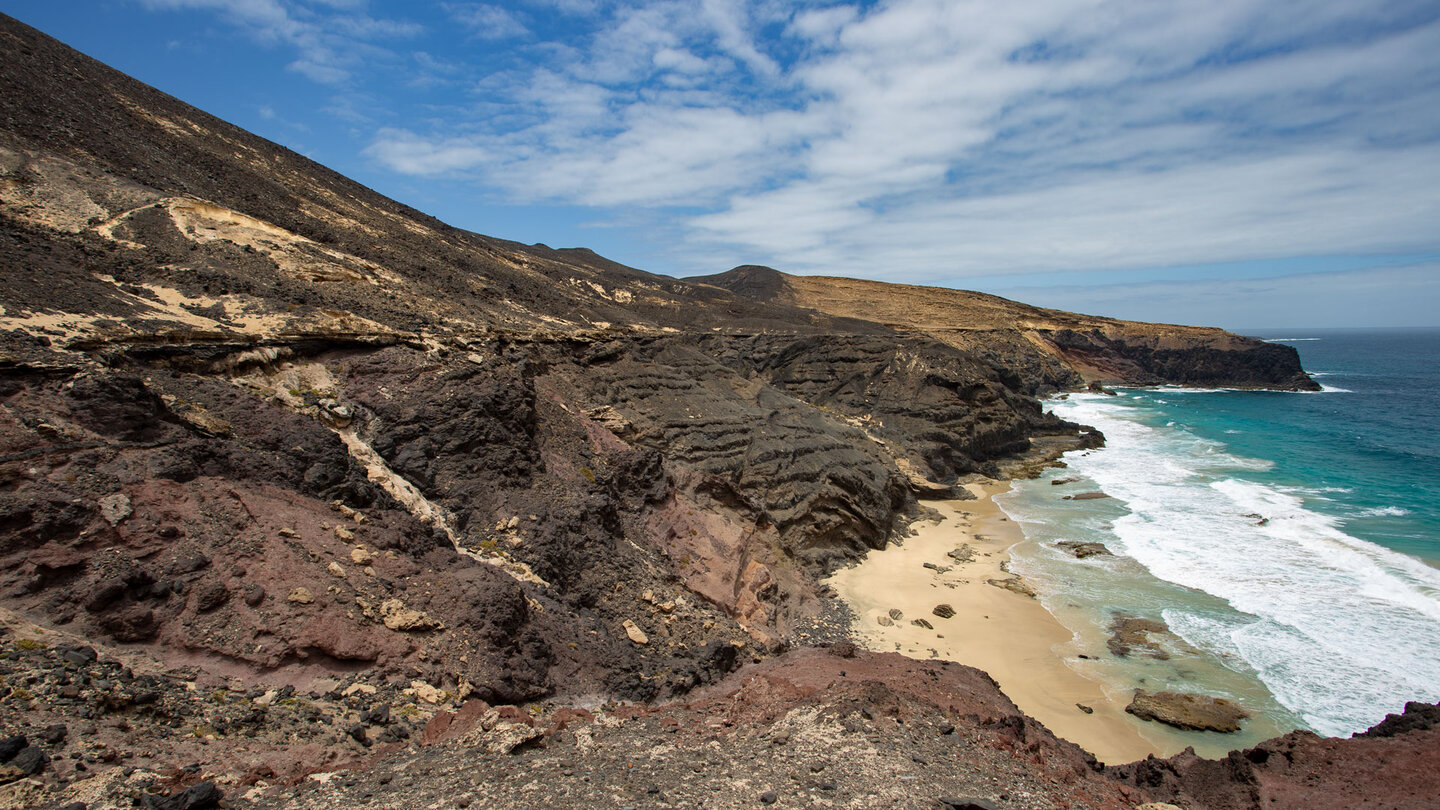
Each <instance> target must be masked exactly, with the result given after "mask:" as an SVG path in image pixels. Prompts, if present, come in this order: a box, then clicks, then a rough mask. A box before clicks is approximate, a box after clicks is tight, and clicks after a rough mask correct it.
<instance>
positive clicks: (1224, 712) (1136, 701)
mask: <svg viewBox="0 0 1440 810" xmlns="http://www.w3.org/2000/svg"><path fill="white" fill-rule="evenodd" d="M1125 711H1127V712H1129V713H1130V714H1133V715H1135V716H1136V717H1138V718H1140V719H1141V720H1152V721H1154V722H1157V723H1164V724H1165V725H1167V726H1174V727H1175V728H1180V729H1187V730H1190V731H1218V732H1221V733H1225V734H1228V733H1231V732H1235V731H1239V730H1240V721H1241V720H1243V719H1245V718H1247V717H1249V716H1250V712H1247V711H1245V709H1243V708H1241V706H1240V704H1238V703H1236V702H1235V701H1233V700H1226V699H1225V698H1217V697H1211V696H1210V695H1196V694H1190V693H1188V692H1154V693H1150V692H1146V691H1145V690H1144V689H1137V690H1135V697H1134V698H1133V699H1132V700H1131V701H1130V705H1129V706H1126V707H1125Z"/></svg>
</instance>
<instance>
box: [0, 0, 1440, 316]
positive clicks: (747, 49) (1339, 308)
mask: <svg viewBox="0 0 1440 810" xmlns="http://www.w3.org/2000/svg"><path fill="white" fill-rule="evenodd" d="M0 10H3V11H5V12H6V13H9V14H11V15H13V16H16V17H18V18H19V19H21V20H23V21H25V22H27V23H29V24H31V25H34V26H36V27H38V28H40V29H41V30H43V31H45V32H47V33H49V34H51V35H53V36H56V37H58V38H59V39H61V40H62V41H65V42H67V43H69V44H71V45H73V46H75V47H77V48H79V49H80V50H82V51H84V52H86V53H88V54H90V55H92V56H95V57H96V58H98V59H101V60H102V61H105V62H107V63H109V64H111V65H113V66H115V67H117V68H119V69H121V70H124V71H126V72H128V73H130V74H132V75H135V76H137V77H138V78H140V79H142V80H144V81H146V82H148V83H150V84H152V85H155V86H156V87H159V88H160V89H162V90H165V91H166V92H169V93H172V94H174V95H176V96H178V97H180V98H181V99H183V100H185V101H187V102H190V103H192V104H194V105H196V106H198V107H201V108H203V109H205V110H207V111H210V112H212V113H214V114H216V115H219V116H221V117H223V118H226V119H228V120H230V121H233V122H235V123H236V124H239V125H240V126H243V127H245V128H247V129H250V130H252V131H254V132H257V133H258V134H260V135H263V136H265V137H267V138H270V139H272V140H275V141H277V142H279V143H281V144H284V145H286V146H288V147H290V148H292V149H294V150H296V151H298V152H301V153H303V154H305V155H308V156H310V157H312V158H314V159H315V160H317V161H319V162H321V163H324V164H326V165H328V166H330V167H332V168H334V169H336V170H338V171H341V172H343V173H345V174H347V175H349V176H351V177H354V178H356V179H357V180H359V181H361V182H363V183H365V184H367V185H369V186H371V187H373V188H375V189H377V190H379V191H381V192H382V193H385V194H387V195H390V196H392V197H395V198H397V199H399V200H401V201H403V202H406V203H409V204H411V205H414V206H415V207H417V208H420V209H421V210H424V211H426V212H427V213H432V214H434V215H436V216H438V217H440V218H441V219H443V220H445V221H447V222H450V223H452V224H455V225H457V226H460V227H464V228H469V229H472V230H476V231H479V232H481V233H486V234H490V235H494V236H499V237H503V238H508V239H515V240H519V241H523V242H544V243H546V244H549V245H552V246H556V247H569V246H585V247H590V248H593V249H595V250H597V251H598V252H600V253H602V254H604V255H606V256H608V257H610V258H613V259H615V260H617V261H621V262H624V263H626V264H630V265H633V266H636V267H640V268H642V269H646V270H650V271H653V272H660V273H668V274H671V275H681V276H683V275H692V274H699V273H712V272H719V271H722V270H725V269H728V268H730V267H732V266H734V265H737V264H743V263H755V264H768V265H771V266H774V267H777V268H779V269H781V270H785V271H787V272H792V273H802V274H827V275H847V276H857V277H864V278H875V279H880V280H885V281H901V282H908V283H919V284H934V285H941V286H953V287H963V288H969V289H980V290H984V291H987V292H995V293H999V294H1001V295H1006V296H1009V297H1014V298H1018V299H1020V300H1024V301H1027V302H1029V303H1034V304H1040V305H1045V306H1055V307H1060V308H1064V309H1071V310H1077V311H1083V312H1092V313H1096V314H1105V315H1114V316H1118V317H1127V318H1137V319H1144V320H1163V321H1175V322H1182V323H1207V324H1217V325H1221V326H1226V327H1230V328H1242V329H1243V328H1247V327H1251V328H1255V327H1264V326H1273V327H1290V326H1296V327H1299V326H1323V325H1342V326H1343V325H1390V326H1400V325H1440V4H1437V3H1435V2H1434V0H1424V1H1422V2H1379V1H1376V0H1338V1H1336V0H1308V2H1289V1H1288V0H1168V1H1167V2H1139V1H1138V0H1127V1H1126V2H1112V1H1111V0H1024V1H1023V2H1017V1H1016V0H994V1H993V2H992V1H990V0H979V1H978V2H960V1H959V0H948V1H946V0H893V1H892V2H879V3H873V2H872V3H865V2H861V3H831V2H819V0H808V1H807V0H801V1H800V2H794V1H792V2H778V0H592V1H591V2H582V0H514V1H513V2H508V3H480V2H461V1H460V0H454V1H451V2H438V3H437V2H424V1H423V0H417V1H416V2H405V3H399V2H380V0H368V1H367V0H92V1H91V2H80V1H78V0H72V1H71V2H48V1H37V0H31V2H16V1H15V0H0Z"/></svg>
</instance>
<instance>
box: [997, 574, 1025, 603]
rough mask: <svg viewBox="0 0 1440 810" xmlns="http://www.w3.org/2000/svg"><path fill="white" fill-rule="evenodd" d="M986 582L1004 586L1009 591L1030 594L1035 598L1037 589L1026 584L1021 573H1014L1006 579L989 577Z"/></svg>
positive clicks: (998, 586)
mask: <svg viewBox="0 0 1440 810" xmlns="http://www.w3.org/2000/svg"><path fill="white" fill-rule="evenodd" d="M985 583H986V584H987V585H994V586H995V587H997V588H1004V589H1005V590H1007V591H1013V592H1014V593H1018V594H1020V595H1021V596H1028V597H1030V598H1031V599H1034V598H1035V589H1034V588H1031V587H1030V586H1029V585H1028V584H1026V583H1025V580H1023V579H1021V578H1020V575H1019V574H1013V575H1011V576H1009V577H1006V578H1005V579H987V580H985Z"/></svg>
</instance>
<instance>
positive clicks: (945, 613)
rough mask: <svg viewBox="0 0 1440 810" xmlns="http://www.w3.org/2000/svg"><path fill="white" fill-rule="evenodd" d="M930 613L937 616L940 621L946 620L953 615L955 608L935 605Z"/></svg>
mask: <svg viewBox="0 0 1440 810" xmlns="http://www.w3.org/2000/svg"><path fill="white" fill-rule="evenodd" d="M930 612H931V613H934V614H935V615H936V616H939V617H940V618H942V619H948V618H950V617H951V616H954V615H955V608H953V607H950V606H949V605H936V606H935V609H934V610H932V611H930Z"/></svg>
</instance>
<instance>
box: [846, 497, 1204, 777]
mask: <svg viewBox="0 0 1440 810" xmlns="http://www.w3.org/2000/svg"><path fill="white" fill-rule="evenodd" d="M1008 488H1009V484H1006V483H1003V482H996V483H986V484H971V485H969V489H970V490H971V491H972V492H973V493H975V494H976V495H977V496H978V498H977V499H976V500H973V501H938V502H936V501H932V502H927V503H926V506H929V507H931V508H933V509H935V510H936V511H937V512H939V513H940V514H941V515H943V516H944V520H943V521H940V522H938V523H937V522H933V521H926V522H920V523H917V524H915V526H914V527H913V529H914V530H915V532H916V533H915V534H914V535H913V536H911V537H907V538H905V540H904V543H903V544H902V545H901V546H898V547H891V548H888V549H886V550H885V551H883V552H871V553H870V554H869V555H868V556H867V557H866V559H865V560H863V561H861V563H860V564H858V565H856V566H853V567H851V568H846V569H843V570H841V571H838V572H836V573H835V575H834V576H832V577H831V578H830V579H829V580H828V582H829V584H830V585H831V586H832V587H834V588H835V590H836V592H837V593H838V594H839V595H840V597H841V598H842V599H843V600H845V602H847V603H848V604H849V606H850V608H851V609H852V610H853V611H854V612H855V615H856V627H855V630H856V632H857V633H858V634H859V636H860V640H861V641H863V642H864V644H865V646H867V647H869V648H870V649H872V650H876V651H881V652H901V653H904V654H906V655H909V656H911V657H913V658H943V659H948V660H951V661H958V662H960V663H962V664H967V665H969V666H973V667H976V668H978V669H983V670H985V671H986V672H988V673H990V676H991V677H993V678H994V679H995V680H996V681H997V682H998V683H999V684H1000V688H1001V689H1003V690H1004V692H1005V694H1006V695H1007V696H1009V698H1010V699H1011V700H1013V701H1014V702H1015V704H1016V705H1017V706H1019V707H1020V709H1021V710H1022V711H1024V712H1025V713H1026V714H1028V715H1030V716H1031V717H1034V718H1035V719H1037V720H1039V721H1040V722H1042V723H1044V724H1045V725H1046V727H1048V728H1049V729H1050V730H1051V731H1053V732H1055V733H1056V734H1057V735H1059V736H1060V737H1063V738H1065V739H1067V740H1070V741H1071V742H1074V743H1076V744H1078V745H1080V746H1081V747H1083V748H1084V749H1086V750H1087V751H1090V752H1091V753H1093V754H1094V755H1095V756H1096V757H1097V758H1099V759H1100V760H1101V761H1102V762H1105V763H1108V764H1117V763H1122V762H1131V761H1134V760H1137V759H1144V758H1145V756H1146V755H1148V754H1157V755H1160V756H1168V755H1169V754H1172V753H1175V751H1174V750H1164V749H1166V748H1169V746H1164V747H1162V746H1160V745H1157V744H1156V743H1155V742H1152V741H1150V740H1147V739H1146V738H1145V737H1144V736H1141V733H1140V728H1139V727H1138V724H1139V722H1140V721H1138V720H1136V719H1135V718H1132V717H1130V716H1129V715H1127V714H1125V712H1124V705H1123V704H1120V703H1117V702H1115V701H1112V700H1111V699H1109V698H1107V697H1106V695H1105V692H1104V690H1103V689H1102V688H1101V686H1100V684H1099V683H1097V682H1096V681H1093V680H1090V679H1089V678H1086V677H1084V676H1083V675H1081V674H1079V673H1078V672H1076V671H1075V670H1073V669H1071V668H1070V667H1069V666H1067V665H1066V663H1065V660H1064V658H1063V657H1062V655H1061V654H1060V653H1059V652H1057V651H1056V649H1055V648H1056V647H1057V646H1058V645H1062V644H1065V643H1067V642H1069V641H1071V639H1072V634H1071V632H1070V631H1069V630H1067V629H1066V628H1065V627H1064V626H1063V625H1061V624H1060V622H1059V621H1058V620H1056V619H1055V617H1054V616H1052V615H1051V614H1050V612H1049V611H1047V610H1046V609H1045V607H1044V606H1043V605H1041V604H1040V602H1039V601H1038V600H1036V599H1033V598H1031V597H1028V596H1025V595H1023V594H1019V593H1015V592H1013V591H1010V590H1007V589H1005V588H1000V587H996V586H994V585H990V584H988V583H987V580H992V579H994V580H1004V579H1008V578H1009V577H1010V574H1008V573H1007V572H1005V571H1004V570H1003V569H1002V564H1004V563H1007V562H1008V560H1009V555H1008V553H1007V549H1009V548H1010V547H1011V546H1013V545H1014V544H1016V543H1018V542H1020V541H1021V540H1023V539H1024V536H1023V535H1022V534H1021V532H1020V528H1019V527H1018V526H1016V525H1015V524H1014V523H1013V522H1012V521H1010V520H1009V519H1008V518H1007V517H1006V516H1005V513H1004V512H1003V511H1001V510H1000V508H999V507H998V506H997V505H996V504H995V502H994V501H993V500H992V499H991V496H993V495H994V494H996V493H999V492H1003V491H1005V490H1006V489H1008ZM966 544H968V545H969V546H970V548H971V550H972V551H973V553H974V559H973V560H972V561H970V562H960V561H957V560H956V559H954V558H952V557H950V556H947V552H950V551H952V550H954V549H957V548H960V547H961V546H962V545H966ZM925 563H931V564H933V565H935V566H938V567H940V568H941V569H945V568H948V569H949V570H934V569H930V568H926V567H924V564H925ZM941 604H946V605H949V606H950V607H951V608H953V609H954V610H955V615H954V616H953V617H951V618H949V619H944V618H941V617H939V616H937V615H935V614H934V613H933V612H932V611H933V609H934V608H935V607H936V606H937V605H941ZM892 609H898V610H899V611H901V613H902V614H903V616H902V617H901V618H900V619H899V620H894V621H893V624H892V625H891V626H883V625H882V624H881V623H880V621H879V619H880V618H881V617H887V618H888V616H889V611H890V610H892ZM914 619H924V620H925V621H928V622H929V623H930V624H931V625H933V626H934V629H933V630H931V629H925V628H924V627H921V626H917V625H913V624H911V621H912V620H914ZM1076 704H1082V705H1084V706H1087V707H1089V708H1090V709H1092V712H1091V713H1088V714H1087V713H1086V712H1085V711H1084V710H1082V709H1081V708H1079V707H1078V706H1077V705H1076ZM1179 747H1180V746H1176V747H1175V750H1179Z"/></svg>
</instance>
